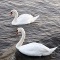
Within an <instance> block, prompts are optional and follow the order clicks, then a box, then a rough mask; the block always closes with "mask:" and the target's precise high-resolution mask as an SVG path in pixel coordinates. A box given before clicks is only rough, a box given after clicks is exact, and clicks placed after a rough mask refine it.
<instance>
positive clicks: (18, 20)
mask: <svg viewBox="0 0 60 60" xmlns="http://www.w3.org/2000/svg"><path fill="white" fill-rule="evenodd" d="M11 15H13V16H14V19H13V21H12V25H23V24H30V23H32V22H34V21H35V20H36V19H37V18H38V17H39V15H38V16H36V17H33V16H32V15H31V14H22V15H20V16H19V17H18V12H17V10H11Z"/></svg>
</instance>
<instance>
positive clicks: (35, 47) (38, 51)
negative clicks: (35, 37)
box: [16, 28, 57, 56]
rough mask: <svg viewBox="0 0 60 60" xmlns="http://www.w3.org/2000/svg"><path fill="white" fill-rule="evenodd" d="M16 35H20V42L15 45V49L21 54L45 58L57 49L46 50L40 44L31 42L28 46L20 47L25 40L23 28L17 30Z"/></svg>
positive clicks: (46, 48)
mask: <svg viewBox="0 0 60 60" xmlns="http://www.w3.org/2000/svg"><path fill="white" fill-rule="evenodd" d="M17 30H18V33H19V32H21V33H22V37H21V39H20V41H19V42H18V43H17V44H16V48H17V49H18V50H19V51H20V52H21V53H23V54H25V55H28V56H46V55H50V54H51V53H52V52H53V51H54V50H55V49H56V48H57V47H55V48H51V49H50V48H48V47H46V46H45V45H43V44H41V43H36V42H32V43H29V44H25V45H22V44H23V42H24V40H25V31H24V29H23V28H18V29H17Z"/></svg>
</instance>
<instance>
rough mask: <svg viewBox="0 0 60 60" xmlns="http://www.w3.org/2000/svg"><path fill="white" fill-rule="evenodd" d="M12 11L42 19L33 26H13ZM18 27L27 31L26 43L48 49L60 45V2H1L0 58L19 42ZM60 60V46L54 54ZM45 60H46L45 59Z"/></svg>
mask: <svg viewBox="0 0 60 60" xmlns="http://www.w3.org/2000/svg"><path fill="white" fill-rule="evenodd" d="M12 9H16V10H17V11H18V12H19V15H20V14H23V13H29V14H32V15H33V16H36V15H40V17H39V18H38V19H37V20H36V21H35V22H34V23H32V24H28V25H21V26H12V25H11V21H12V20H13V17H11V16H10V15H9V12H10V11H11V10H12ZM17 27H23V28H24V29H25V31H26V39H25V42H24V43H30V42H34V41H36V42H40V43H43V44H44V45H46V46H48V47H56V46H59V45H60V1H59V0H52V1H50V0H30V1H28V0H17V1H16V0H13V1H12V0H9V1H8V0H0V56H1V55H3V53H4V52H5V51H6V50H7V49H8V48H10V47H12V46H13V45H15V44H16V43H17V42H18V41H19V35H18V36H17V35H16V29H17ZM20 36H21V35H20ZM52 56H54V57H55V58H49V60H59V59H60V46H59V47H58V48H57V50H56V51H55V52H54V53H53V54H52ZM43 60H44V59H43Z"/></svg>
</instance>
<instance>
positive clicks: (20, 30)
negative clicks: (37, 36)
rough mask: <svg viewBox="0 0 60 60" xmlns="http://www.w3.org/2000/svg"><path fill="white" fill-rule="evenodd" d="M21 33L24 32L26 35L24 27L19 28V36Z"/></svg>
mask: <svg viewBox="0 0 60 60" xmlns="http://www.w3.org/2000/svg"><path fill="white" fill-rule="evenodd" d="M19 32H24V33H25V30H24V29H23V28H22V27H20V28H17V34H18V33H19Z"/></svg>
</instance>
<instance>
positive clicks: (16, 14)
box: [14, 12, 18, 21]
mask: <svg viewBox="0 0 60 60" xmlns="http://www.w3.org/2000/svg"><path fill="white" fill-rule="evenodd" d="M17 18H18V12H16V13H15V18H14V20H15V21H16V20H17Z"/></svg>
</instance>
